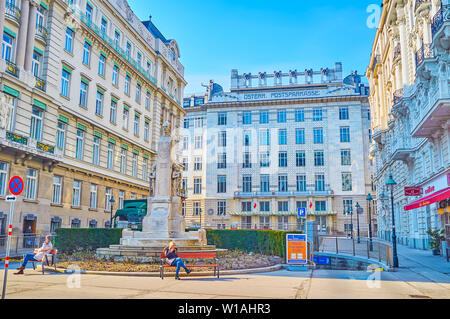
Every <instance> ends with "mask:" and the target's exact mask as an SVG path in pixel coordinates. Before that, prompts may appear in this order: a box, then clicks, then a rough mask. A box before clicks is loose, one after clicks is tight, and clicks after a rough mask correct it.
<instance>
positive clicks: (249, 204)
mask: <svg viewBox="0 0 450 319" xmlns="http://www.w3.org/2000/svg"><path fill="white" fill-rule="evenodd" d="M241 205H242V211H243V212H251V211H252V202H242V203H241Z"/></svg>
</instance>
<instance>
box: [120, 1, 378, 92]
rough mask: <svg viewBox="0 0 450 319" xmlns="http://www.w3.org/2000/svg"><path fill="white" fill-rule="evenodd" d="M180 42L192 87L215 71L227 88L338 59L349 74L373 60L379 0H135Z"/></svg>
mask: <svg viewBox="0 0 450 319" xmlns="http://www.w3.org/2000/svg"><path fill="white" fill-rule="evenodd" d="M128 1H129V4H130V6H131V8H132V10H133V11H134V12H135V13H136V14H137V16H138V17H139V18H140V19H141V20H148V16H149V15H152V21H153V22H154V23H155V24H156V26H157V27H158V28H159V30H160V31H161V32H162V33H163V34H164V36H165V37H166V38H168V39H175V40H176V41H177V42H178V44H179V47H180V53H181V62H182V63H183V65H184V66H185V78H186V80H187V81H188V82H189V83H188V86H187V87H186V89H185V95H190V94H191V93H202V92H204V89H203V88H202V87H201V83H202V82H203V83H208V81H209V80H210V79H214V80H215V81H216V82H217V83H219V84H221V85H222V86H223V87H224V89H225V90H229V87H230V73H231V69H238V70H239V73H241V74H242V73H246V72H247V73H248V72H251V73H253V74H256V73H258V72H260V71H261V72H264V71H265V72H268V73H272V72H273V71H275V70H282V71H283V72H287V71H289V70H290V69H297V70H299V71H300V70H305V69H306V68H308V69H310V68H313V69H320V68H321V67H334V63H335V62H337V61H341V62H342V63H343V68H344V74H345V75H347V74H350V72H351V71H353V70H357V71H358V73H360V74H363V73H365V70H366V68H367V65H368V63H369V59H370V53H371V49H372V43H373V39H374V36H375V31H376V29H375V28H372V29H371V28H369V27H368V26H367V19H368V18H369V15H370V13H367V11H366V10H367V7H368V6H369V5H371V4H377V5H378V4H380V3H381V1H379V0H345V1H344V0H321V1H317V0H296V1H294V0H290V1H288V0H278V1H268V0H211V1H204V0H202V1H201V0H171V1H153V0H151V1H148V0H128Z"/></svg>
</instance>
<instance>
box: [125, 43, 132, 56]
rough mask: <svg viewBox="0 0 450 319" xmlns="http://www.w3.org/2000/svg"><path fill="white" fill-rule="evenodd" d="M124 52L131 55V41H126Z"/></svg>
mask: <svg viewBox="0 0 450 319" xmlns="http://www.w3.org/2000/svg"><path fill="white" fill-rule="evenodd" d="M125 52H126V54H127V56H128V57H130V56H131V43H130V42H128V41H127V46H126V48H125Z"/></svg>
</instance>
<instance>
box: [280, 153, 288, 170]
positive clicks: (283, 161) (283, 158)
mask: <svg viewBox="0 0 450 319" xmlns="http://www.w3.org/2000/svg"><path fill="white" fill-rule="evenodd" d="M278 167H287V152H279V153H278Z"/></svg>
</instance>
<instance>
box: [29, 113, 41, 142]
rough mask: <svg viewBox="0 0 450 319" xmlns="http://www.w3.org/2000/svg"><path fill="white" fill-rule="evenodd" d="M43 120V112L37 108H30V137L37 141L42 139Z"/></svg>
mask: <svg viewBox="0 0 450 319" xmlns="http://www.w3.org/2000/svg"><path fill="white" fill-rule="evenodd" d="M43 118H44V112H42V111H41V110H40V109H38V108H37V107H32V112H31V125H30V137H31V138H32V139H35V140H37V141H40V140H41V138H42V121H43Z"/></svg>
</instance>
